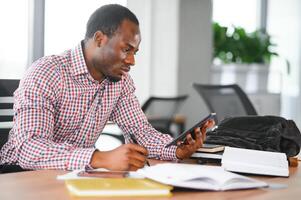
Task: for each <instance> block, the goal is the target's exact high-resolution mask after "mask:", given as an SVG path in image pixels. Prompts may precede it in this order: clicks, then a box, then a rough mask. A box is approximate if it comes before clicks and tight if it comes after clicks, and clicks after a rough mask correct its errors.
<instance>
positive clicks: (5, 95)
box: [0, 79, 28, 174]
mask: <svg viewBox="0 0 301 200" xmlns="http://www.w3.org/2000/svg"><path fill="white" fill-rule="evenodd" d="M19 82H20V80H16V79H0V149H1V148H2V146H3V145H4V144H5V143H6V142H7V140H8V135H9V131H10V129H11V128H12V123H13V117H14V111H13V106H14V98H13V95H14V91H15V90H16V89H17V88H18V86H19ZM21 171H28V170H24V169H22V168H21V167H20V166H18V165H0V174H1V173H11V172H21Z"/></svg>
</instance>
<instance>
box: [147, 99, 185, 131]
mask: <svg viewBox="0 0 301 200" xmlns="http://www.w3.org/2000/svg"><path fill="white" fill-rule="evenodd" d="M187 97H188V96H187V95H183V96H178V97H150V98H149V99H148V100H147V101H146V102H145V103H144V104H143V106H142V110H143V112H144V113H145V115H146V116H147V118H148V121H149V122H150V124H151V125H152V126H153V127H154V128H155V129H156V130H158V131H160V132H162V133H166V134H169V135H173V132H172V131H171V130H170V127H171V125H172V123H173V122H174V119H175V118H174V117H175V115H176V114H177V112H178V111H179V109H180V107H181V106H182V105H183V103H184V101H185V100H186V99H187ZM178 125H179V127H180V131H183V129H184V126H185V122H181V123H179V124H178Z"/></svg>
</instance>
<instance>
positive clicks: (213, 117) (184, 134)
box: [165, 113, 216, 147]
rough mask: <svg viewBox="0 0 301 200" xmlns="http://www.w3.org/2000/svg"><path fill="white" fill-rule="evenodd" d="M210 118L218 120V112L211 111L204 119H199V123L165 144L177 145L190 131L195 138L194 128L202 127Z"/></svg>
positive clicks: (168, 145)
mask: <svg viewBox="0 0 301 200" xmlns="http://www.w3.org/2000/svg"><path fill="white" fill-rule="evenodd" d="M208 120H213V121H214V122H216V114H215V113H210V114H209V115H208V116H207V117H205V118H204V119H202V120H201V121H199V122H198V123H196V124H195V125H194V126H193V127H191V128H190V129H188V130H186V131H184V132H183V133H181V134H180V135H179V136H178V137H176V138H175V139H173V140H172V141H171V142H170V143H168V144H167V145H165V147H170V146H172V145H177V142H178V141H183V140H184V139H185V138H186V135H188V134H189V133H191V136H192V138H193V139H195V136H194V134H192V133H193V131H194V129H195V128H197V127H200V128H202V126H203V125H204V124H205V123H206V122H207V121H208Z"/></svg>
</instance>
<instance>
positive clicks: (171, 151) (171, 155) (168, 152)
mask: <svg viewBox="0 0 301 200" xmlns="http://www.w3.org/2000/svg"><path fill="white" fill-rule="evenodd" d="M164 146H165V145H164ZM176 150H177V146H171V147H168V148H165V147H163V148H162V152H161V156H160V159H161V160H174V161H178V158H177V156H176Z"/></svg>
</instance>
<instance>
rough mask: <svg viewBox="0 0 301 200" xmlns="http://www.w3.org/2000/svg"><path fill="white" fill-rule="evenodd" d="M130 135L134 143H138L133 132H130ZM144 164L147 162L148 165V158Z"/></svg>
mask: <svg viewBox="0 0 301 200" xmlns="http://www.w3.org/2000/svg"><path fill="white" fill-rule="evenodd" d="M130 137H131V140H132V141H133V143H134V144H138V142H137V140H136V137H135V135H134V134H131V133H130ZM146 164H147V166H150V164H149V162H148V160H146Z"/></svg>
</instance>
